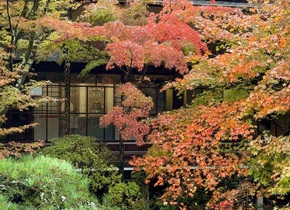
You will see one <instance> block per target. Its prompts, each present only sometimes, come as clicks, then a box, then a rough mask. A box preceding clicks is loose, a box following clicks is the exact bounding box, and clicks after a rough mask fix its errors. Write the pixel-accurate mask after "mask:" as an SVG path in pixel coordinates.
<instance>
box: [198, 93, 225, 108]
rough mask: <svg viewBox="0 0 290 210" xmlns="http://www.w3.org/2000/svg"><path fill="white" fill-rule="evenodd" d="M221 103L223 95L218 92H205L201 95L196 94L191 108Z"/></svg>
mask: <svg viewBox="0 0 290 210" xmlns="http://www.w3.org/2000/svg"><path fill="white" fill-rule="evenodd" d="M222 101H223V95H222V94H221V92H220V91H213V90H207V91H204V92H203V93H201V94H197V95H196V97H195V98H194V100H193V102H192V106H194V107H195V106H199V105H205V106H207V105H214V104H220V103H221V102H222Z"/></svg>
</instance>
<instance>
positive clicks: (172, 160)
mask: <svg viewBox="0 0 290 210" xmlns="http://www.w3.org/2000/svg"><path fill="white" fill-rule="evenodd" d="M254 3H255V2H254ZM256 3H257V2H256ZM288 8H289V3H287V2H285V1H278V2H275V3H272V4H269V3H268V2H265V3H259V4H255V5H253V7H251V8H248V10H247V11H246V13H245V14H244V13H243V12H242V11H241V10H238V9H230V8H218V7H212V6H210V7H193V6H191V5H188V4H186V2H184V5H179V7H178V6H176V7H175V8H172V7H171V5H169V6H168V7H165V8H164V9H166V11H165V13H166V12H167V11H170V13H171V15H175V16H176V17H178V19H179V20H183V21H185V22H186V23H188V24H190V25H193V27H195V28H197V29H198V31H199V32H200V34H201V36H202V38H203V40H206V41H207V42H208V43H212V44H215V46H216V47H217V49H215V52H212V54H210V55H209V57H201V58H196V57H194V56H193V57H192V58H190V60H189V61H191V63H192V66H191V70H190V71H189V73H188V74H186V75H185V76H184V77H183V78H182V79H177V80H176V81H175V82H174V83H171V84H169V85H167V88H168V87H174V88H177V89H178V90H180V91H181V92H182V91H186V90H187V91H188V90H193V91H194V90H196V89H197V88H199V87H201V86H202V87H203V88H205V90H204V92H203V93H201V94H195V95H194V98H193V101H192V103H191V104H190V105H188V106H186V107H184V108H181V109H179V110H176V111H173V112H171V113H164V114H162V115H159V116H158V117H156V118H155V119H152V120H151V121H150V123H151V126H152V128H153V133H152V134H150V135H149V136H148V143H150V144H152V147H151V148H150V149H149V151H148V152H147V154H146V155H145V156H144V157H142V158H135V159H134V160H133V161H132V164H133V165H135V166H138V167H139V168H140V169H144V170H145V172H146V174H147V181H148V182H149V181H150V180H153V179H155V178H157V181H156V183H155V186H165V188H166V191H165V193H164V194H163V196H162V200H163V202H164V204H165V205H166V204H167V205H175V204H177V205H179V206H180V207H181V208H189V207H190V204H184V203H182V202H179V201H180V198H181V197H182V196H185V197H187V196H189V197H194V194H195V192H196V190H197V188H198V187H203V188H205V189H207V190H208V191H210V192H212V198H211V200H210V201H209V203H208V208H209V209H238V208H244V207H245V206H246V208H247V209H251V208H254V207H253V203H252V201H251V200H248V198H249V196H252V197H254V196H256V195H258V196H260V194H261V192H262V193H265V194H267V195H279V196H282V197H283V196H284V195H286V194H287V193H288V192H289V188H287V187H286V185H287V183H289V170H288V168H289V166H288V164H287V163H286V162H287V160H288V159H289V153H288V152H287V151H289V146H288V145H289V134H285V135H284V136H278V137H275V136H273V135H274V134H271V132H270V131H264V132H263V133H258V132H257V124H258V123H260V122H263V120H268V121H269V120H273V119H275V118H279V117H280V116H282V115H284V114H286V112H287V111H288V110H289V108H290V106H289V102H290V97H289V96H290V95H289V94H290V77H289V43H290V42H289V27H288V22H289V9H288ZM196 14H198V15H196ZM197 17H198V18H197ZM214 35H215V36H214ZM214 53H217V54H214ZM285 130H287V129H285ZM285 133H286V132H285ZM282 145H283V148H282ZM277 153H279V154H281V155H278V156H277V155H274V154H277ZM257 168H258V170H257ZM236 176H238V177H241V183H240V185H238V186H236V187H234V188H232V189H230V188H226V187H223V186H222V182H223V180H225V179H231V178H233V177H236ZM252 178H254V182H253V181H252Z"/></svg>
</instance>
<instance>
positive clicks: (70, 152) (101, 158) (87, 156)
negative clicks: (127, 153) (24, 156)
mask: <svg viewBox="0 0 290 210" xmlns="http://www.w3.org/2000/svg"><path fill="white" fill-rule="evenodd" d="M41 154H43V155H48V156H50V157H56V158H59V159H64V160H66V161H69V162H70V163H72V164H73V165H74V166H75V167H77V168H80V169H82V172H83V173H84V174H85V175H87V176H88V177H89V179H90V180H91V191H92V192H94V193H97V192H99V191H104V190H105V191H106V190H107V188H108V187H109V186H111V185H114V184H115V183H119V182H120V181H121V176H120V175H119V174H118V173H117V171H116V170H115V169H114V166H113V165H110V164H109V162H110V161H112V160H113V156H112V153H111V152H110V151H109V149H108V148H107V146H106V145H105V144H103V143H101V142H99V141H97V140H96V139H95V138H93V137H88V136H80V135H70V136H64V137H62V138H55V139H52V140H51V146H49V147H46V148H44V149H43V150H42V151H41Z"/></svg>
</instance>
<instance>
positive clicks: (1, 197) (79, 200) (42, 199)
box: [0, 156, 99, 209]
mask: <svg viewBox="0 0 290 210" xmlns="http://www.w3.org/2000/svg"><path fill="white" fill-rule="evenodd" d="M88 185H89V181H88V179H87V178H85V177H84V176H83V175H82V174H80V173H77V172H76V170H75V168H74V167H73V166H72V165H71V164H70V163H68V162H65V161H63V160H59V159H56V158H50V157H44V156H37V157H32V156H24V157H22V158H20V159H18V160H16V159H12V158H7V159H2V160H0V201H1V202H0V203H1V204H0V207H1V209H3V208H2V206H3V205H6V206H5V208H4V209H36V208H37V209H65V208H70V209H97V205H99V204H97V201H96V200H95V199H94V198H93V197H91V196H90V193H89V189H88Z"/></svg>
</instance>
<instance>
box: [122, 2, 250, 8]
mask: <svg viewBox="0 0 290 210" xmlns="http://www.w3.org/2000/svg"><path fill="white" fill-rule="evenodd" d="M174 1H176V0H170V2H172V3H173V2H174ZM188 1H189V2H191V3H192V4H193V5H196V6H208V5H213V6H226V7H244V6H246V5H247V1H246V0H216V1H215V3H210V1H209V0H188ZM119 2H120V3H126V2H127V1H126V0H119ZM148 4H152V5H157V6H158V5H162V4H163V0H152V1H148Z"/></svg>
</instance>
